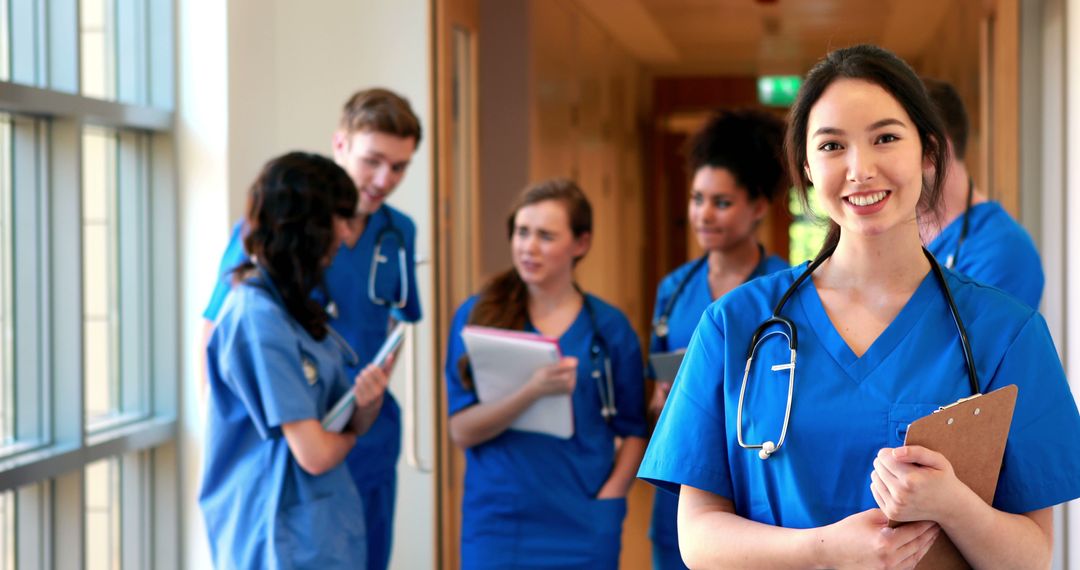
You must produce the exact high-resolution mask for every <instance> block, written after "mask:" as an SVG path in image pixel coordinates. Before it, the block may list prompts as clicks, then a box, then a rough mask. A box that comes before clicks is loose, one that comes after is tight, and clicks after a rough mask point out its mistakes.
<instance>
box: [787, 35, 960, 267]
mask: <svg viewBox="0 0 1080 570" xmlns="http://www.w3.org/2000/svg"><path fill="white" fill-rule="evenodd" d="M837 79H861V80H863V81H869V82H870V83H873V84H875V85H877V86H879V87H881V88H882V89H884V90H885V91H887V92H888V93H889V94H890V95H892V96H893V98H894V99H896V101H897V102H898V103H900V106H901V107H903V108H904V111H906V112H907V114H908V116H909V117H910V118H911V121H912V122H913V123H914V124H915V128H916V130H918V132H919V141H920V142H921V143H922V150H923V158H924V159H925V160H927V161H928V162H929V163H930V164H931V165H932V166H933V174H932V175H931V176H932V178H931V179H930V180H926V179H924V180H923V188H922V193H921V194H920V196H919V205H918V209H917V212H918V215H929V216H935V217H936V215H937V213H936V212H937V207H938V205H939V204H940V203H941V193H942V186H943V184H944V181H945V168H946V165H947V163H948V160H947V159H948V145H947V144H946V142H945V141H946V138H945V136H946V135H945V127H944V126H943V125H942V123H941V119H940V118H939V117H938V114H937V111H935V110H934V105H933V103H931V102H930V98H929V96H927V94H926V88H925V87H924V86H923V82H922V81H921V80H920V79H919V76H918V75H916V73H915V71H914V70H912V69H911V66H909V65H908V64H907V63H905V62H904V60H902V59H900V58H899V57H897V56H896V55H895V54H893V53H892V52H890V51H888V50H884V49H882V48H879V47H877V46H873V45H866V44H864V45H857V46H852V47H847V48H842V49H838V50H836V51H833V52H831V53H829V54H828V55H826V56H825V58H824V59H822V60H821V61H819V62H818V63H817V64H816V65H815V66H814V67H813V69H811V70H810V73H808V74H807V75H806V81H805V82H804V83H803V86H802V88H801V89H799V95H798V97H797V98H796V100H795V104H794V105H793V106H792V107H791V112H790V113H789V114H788V129H787V138H786V139H785V147H786V151H787V163H788V172H789V173H790V174H791V177H792V181H793V182H794V183H795V189H796V191H797V192H798V194H799V200H800V201H801V202H802V205H803V208H804V210H806V211H809V209H810V205H809V194H808V189H809V187H810V181H809V180H808V179H807V177H806V173H805V172H804V171H803V167H804V165H806V140H807V132H806V131H807V128H808V123H809V120H810V110H811V108H812V107H813V106H814V104H815V103H817V101H818V99H820V98H821V94H822V93H824V92H825V89H826V88H828V87H829V85H831V84H832V82H833V81H836V80H837ZM839 240H840V226H838V225H837V224H836V222H834V221H832V220H830V221H829V231H828V234H826V236H825V243H824V245H823V246H822V251H825V250H827V249H831V248H832V247H834V246H835V245H836V244H837V242H838V241H839Z"/></svg>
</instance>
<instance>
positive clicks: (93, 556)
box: [0, 0, 180, 570]
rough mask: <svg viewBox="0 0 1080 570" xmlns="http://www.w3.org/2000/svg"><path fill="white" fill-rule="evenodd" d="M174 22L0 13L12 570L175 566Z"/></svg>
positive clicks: (20, 4) (3, 447)
mask: <svg viewBox="0 0 1080 570" xmlns="http://www.w3.org/2000/svg"><path fill="white" fill-rule="evenodd" d="M174 13H175V9H174V6H173V1H172V0H29V1H21V0H19V1H12V0H0V87H2V88H0V111H2V112H0V570H6V569H7V568H11V567H13V565H14V564H15V563H16V562H17V565H18V567H19V568H37V567H54V568H105V569H114V568H164V569H166V570H168V569H170V568H176V567H177V565H178V563H179V558H180V555H179V552H178V550H177V546H176V545H177V543H178V539H179V535H178V529H179V520H178V517H179V513H178V509H177V508H176V507H177V505H178V503H179V492H178V479H179V471H178V466H177V461H176V455H177V447H178V445H177V442H176V426H177V421H176V417H177V405H176V400H177V398H176V395H177V393H178V384H179V376H178V370H179V368H180V366H179V355H178V351H179V346H180V342H179V334H178V333H179V331H178V327H179V324H178V319H177V318H176V317H177V314H176V309H175V307H176V306H177V304H178V303H177V299H178V294H177V288H176V283H177V276H176V263H175V259H176V252H177V244H176V235H177V231H176V227H177V223H176V208H175V207H174V204H175V202H176V197H175V193H176V184H175V179H176V173H175V169H174V166H173V154H174V151H173V149H174V144H173V113H172V105H173V99H172V98H173V96H172V93H173V92H174V91H175V89H174V83H173V76H174V56H173V51H172V50H173V46H174V44H175V42H174V41H173V31H172V30H173V27H174V22H173V20H174ZM61 541H62V542H61Z"/></svg>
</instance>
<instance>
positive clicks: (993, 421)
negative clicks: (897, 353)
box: [889, 384, 1017, 570]
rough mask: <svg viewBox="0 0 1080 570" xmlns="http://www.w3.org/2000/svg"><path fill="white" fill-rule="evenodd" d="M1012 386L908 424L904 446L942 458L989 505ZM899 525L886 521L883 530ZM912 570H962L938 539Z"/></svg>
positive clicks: (956, 554)
mask: <svg viewBox="0 0 1080 570" xmlns="http://www.w3.org/2000/svg"><path fill="white" fill-rule="evenodd" d="M1016 392H1017V388H1016V385H1015V384H1011V385H1009V386H1005V387H1003V388H998V389H997V390H994V391H993V392H990V393H988V394H982V395H978V396H972V397H970V398H964V399H962V400H959V401H958V402H956V403H955V404H950V405H948V406H945V407H943V408H940V409H938V411H936V412H934V413H932V414H930V415H928V416H926V417H923V418H920V419H918V420H916V421H914V422H912V424H911V426H910V427H909V428H908V432H907V438H906V439H905V440H904V445H921V446H923V447H925V448H927V449H931V450H934V451H937V452H938V453H941V454H942V455H944V456H945V457H946V458H947V459H948V460H949V463H951V464H952V467H953V471H955V472H956V477H957V478H958V479H960V480H961V481H963V482H964V484H965V485H967V486H968V487H970V488H971V490H972V491H975V493H976V494H977V495H979V497H980V498H982V500H984V501H986V503H987V504H992V503H993V501H994V491H995V490H996V489H997V482H998V475H1000V473H1001V459H1002V457H1003V456H1004V454H1005V442H1006V440H1007V439H1008V437H1009V427H1010V426H1011V425H1012V416H1013V409H1014V408H1015V406H1016ZM899 524H902V523H896V522H894V521H890V522H889V526H898V525H899ZM916 568H922V569H933V570H939V569H940V570H952V569H954V568H955V569H968V568H971V565H969V564H968V563H967V561H966V560H964V557H963V556H962V555H961V554H960V551H959V550H957V549H956V547H955V546H953V543H952V541H951V540H949V538H948V536H947V535H945V534H942V535H939V536H938V538H937V540H936V541H935V542H934V545H933V546H931V547H930V551H929V552H927V553H926V556H925V557H923V559H922V560H921V561H920V562H919V564H918V565H917V566H916Z"/></svg>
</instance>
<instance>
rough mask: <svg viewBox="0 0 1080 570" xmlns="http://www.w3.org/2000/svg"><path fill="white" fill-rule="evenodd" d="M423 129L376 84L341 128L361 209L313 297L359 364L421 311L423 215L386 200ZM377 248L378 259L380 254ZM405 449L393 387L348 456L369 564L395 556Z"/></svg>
mask: <svg viewBox="0 0 1080 570" xmlns="http://www.w3.org/2000/svg"><path fill="white" fill-rule="evenodd" d="M420 138H421V128H420V121H419V119H418V118H417V117H416V114H415V113H413V111H412V108H411V107H410V106H409V103H408V101H407V100H405V99H404V98H403V97H401V96H400V95H397V94H396V93H394V92H392V91H389V90H386V89H367V90H363V91H358V92H357V93H355V94H354V95H353V96H352V97H350V98H349V100H348V101H347V102H346V103H345V107H344V109H343V111H342V115H341V120H340V123H339V125H338V129H337V130H336V131H335V133H334V135H333V141H332V143H333V150H334V161H335V162H336V163H337V164H339V165H340V166H341V167H342V168H344V169H345V171H346V172H347V173H348V174H349V177H350V178H351V179H352V180H353V183H354V184H355V185H356V190H357V191H358V192H359V202H358V205H357V208H356V212H355V215H354V216H352V217H351V218H346V219H343V220H342V223H343V224H344V225H345V226H346V237H345V239H344V240H343V243H342V245H341V247H340V248H339V249H338V250H337V254H336V255H335V256H334V260H333V263H332V264H331V265H330V267H329V268H328V269H327V271H326V286H325V287H323V288H320V289H319V290H316V291H315V293H314V297H315V298H317V299H319V301H320V302H322V303H324V304H325V305H326V306H327V307H328V308H329V309H328V310H330V312H331V313H333V314H332V315H331V317H332V318H331V321H332V324H333V326H334V328H335V329H336V330H338V331H340V332H341V335H342V336H344V337H345V340H346V341H347V342H348V343H349V346H350V347H351V348H352V349H353V350H354V351H356V354H357V356H358V357H359V364H358V365H356V366H352V367H350V369H349V372H350V373H353V374H355V373H356V372H357V371H358V370H359V368H360V367H363V366H365V365H366V364H367V363H369V362H370V361H371V359H372V358H374V357H375V354H376V353H377V352H378V350H379V347H380V346H381V345H382V343H383V341H384V340H385V339H386V336H387V334H388V332H389V329H390V324H391V322H390V321H391V319H394V320H400V321H409V322H415V321H418V320H419V319H420V316H421V311H420V297H419V293H418V292H417V288H416V272H415V267H416V263H415V260H414V257H415V251H416V225H415V224H414V223H413V221H412V219H410V218H409V217H408V216H407V215H405V214H404V213H402V212H401V211H399V210H397V209H395V208H393V207H391V206H390V205H388V204H386V203H385V201H386V198H387V197H388V196H389V195H390V193H391V192H393V191H394V189H396V188H397V186H398V184H399V183H400V182H401V180H402V178H403V177H404V176H405V171H406V169H407V168H408V166H409V162H410V161H411V159H412V156H413V153H415V152H416V147H417V145H418V144H419V143H420ZM246 231H247V230H246V227H245V225H244V222H243V221H241V222H238V223H237V224H236V226H235V227H234V228H233V231H232V236H231V238H230V241H229V245H228V247H227V248H226V250H225V254H224V256H223V257H222V260H221V264H220V270H219V275H221V279H220V280H219V282H218V284H217V287H216V288H215V290H214V293H213V296H212V297H211V300H210V303H209V305H208V306H207V308H206V310H205V311H204V312H203V317H204V318H205V319H206V320H207V321H208V323H207V327H208V330H209V329H210V327H212V326H213V321H214V320H215V318H216V317H217V314H218V311H219V310H220V307H221V303H222V300H223V299H224V298H225V296H226V294H227V293H228V291H229V288H230V280H229V277H228V273H229V270H230V269H232V268H233V267H235V266H237V265H238V264H240V263H242V262H243V261H244V260H245V259H246V256H245V254H244V251H243V248H242V240H243V236H244V234H245V233H246ZM376 248H378V254H379V259H378V262H377V263H375V264H373V263H372V260H373V258H374V257H375V254H376ZM401 248H404V253H405V256H404V263H403V265H404V266H403V267H402V264H401V261H402V260H401V258H400V257H399V255H398V252H399V251H400V250H401ZM373 274H374V283H372V282H371V281H372V275H373ZM400 454H401V411H400V408H399V407H398V404H397V402H396V401H395V400H394V397H393V395H392V394H389V393H387V397H386V398H385V401H384V404H383V407H382V410H381V411H380V413H379V417H378V419H377V420H376V422H375V425H374V426H372V428H371V430H370V431H369V432H368V433H367V434H366V435H365V436H364V437H362V438H360V439H359V441H358V442H357V445H356V447H355V449H354V451H353V452H352V453H351V454H350V455H349V458H348V461H347V462H348V465H349V470H350V472H351V473H352V476H353V480H354V481H355V482H356V486H357V488H358V489H359V490H360V495H361V496H362V497H363V499H364V512H365V517H366V519H367V525H368V554H369V556H368V565H367V567H368V568H369V569H370V570H384V569H385V568H387V566H388V565H389V562H390V550H391V545H392V536H393V535H392V533H393V527H394V501H395V498H396V494H397V461H398V457H399V455H400Z"/></svg>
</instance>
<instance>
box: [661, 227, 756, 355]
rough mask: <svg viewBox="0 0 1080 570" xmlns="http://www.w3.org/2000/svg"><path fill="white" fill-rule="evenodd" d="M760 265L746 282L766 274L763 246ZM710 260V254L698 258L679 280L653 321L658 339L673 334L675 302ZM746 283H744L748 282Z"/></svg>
mask: <svg viewBox="0 0 1080 570" xmlns="http://www.w3.org/2000/svg"><path fill="white" fill-rule="evenodd" d="M758 255H759V256H760V257H759V258H758V264H757V266H756V267H754V270H753V271H752V272H751V273H750V275H749V276H747V277H746V281H750V280H752V279H754V278H756V277H761V276H762V275H763V274H764V273H765V248H764V247H762V245H761V244H758ZM708 260H709V254H707V253H706V254H705V255H703V256H701V257H699V258H698V260H697V261H695V262H694V265H693V266H691V267H690V271H687V272H686V275H683V278H682V279H680V280H679V285H678V286H677V287H675V293H674V294H673V295H672V296H671V297H669V298H668V300H667V303H665V304H664V310H663V311H661V312H660V316H658V317H656V318H655V319H653V323H652V329H653V334H654V335H656V338H659V339H664V338H667V335H668V333H670V332H671V327H670V326H669V325H668V321H669V320H670V319H671V313H672V311H674V310H675V302H676V301H678V300H679V295H682V292H683V289H686V285H687V284H688V283H690V280H691V279H692V278H693V277H694V275H695V274H697V272H698V271H701V269H702V268H703V267H704V266H705V263H706V262H708ZM746 281H744V283H745V282H746Z"/></svg>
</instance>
